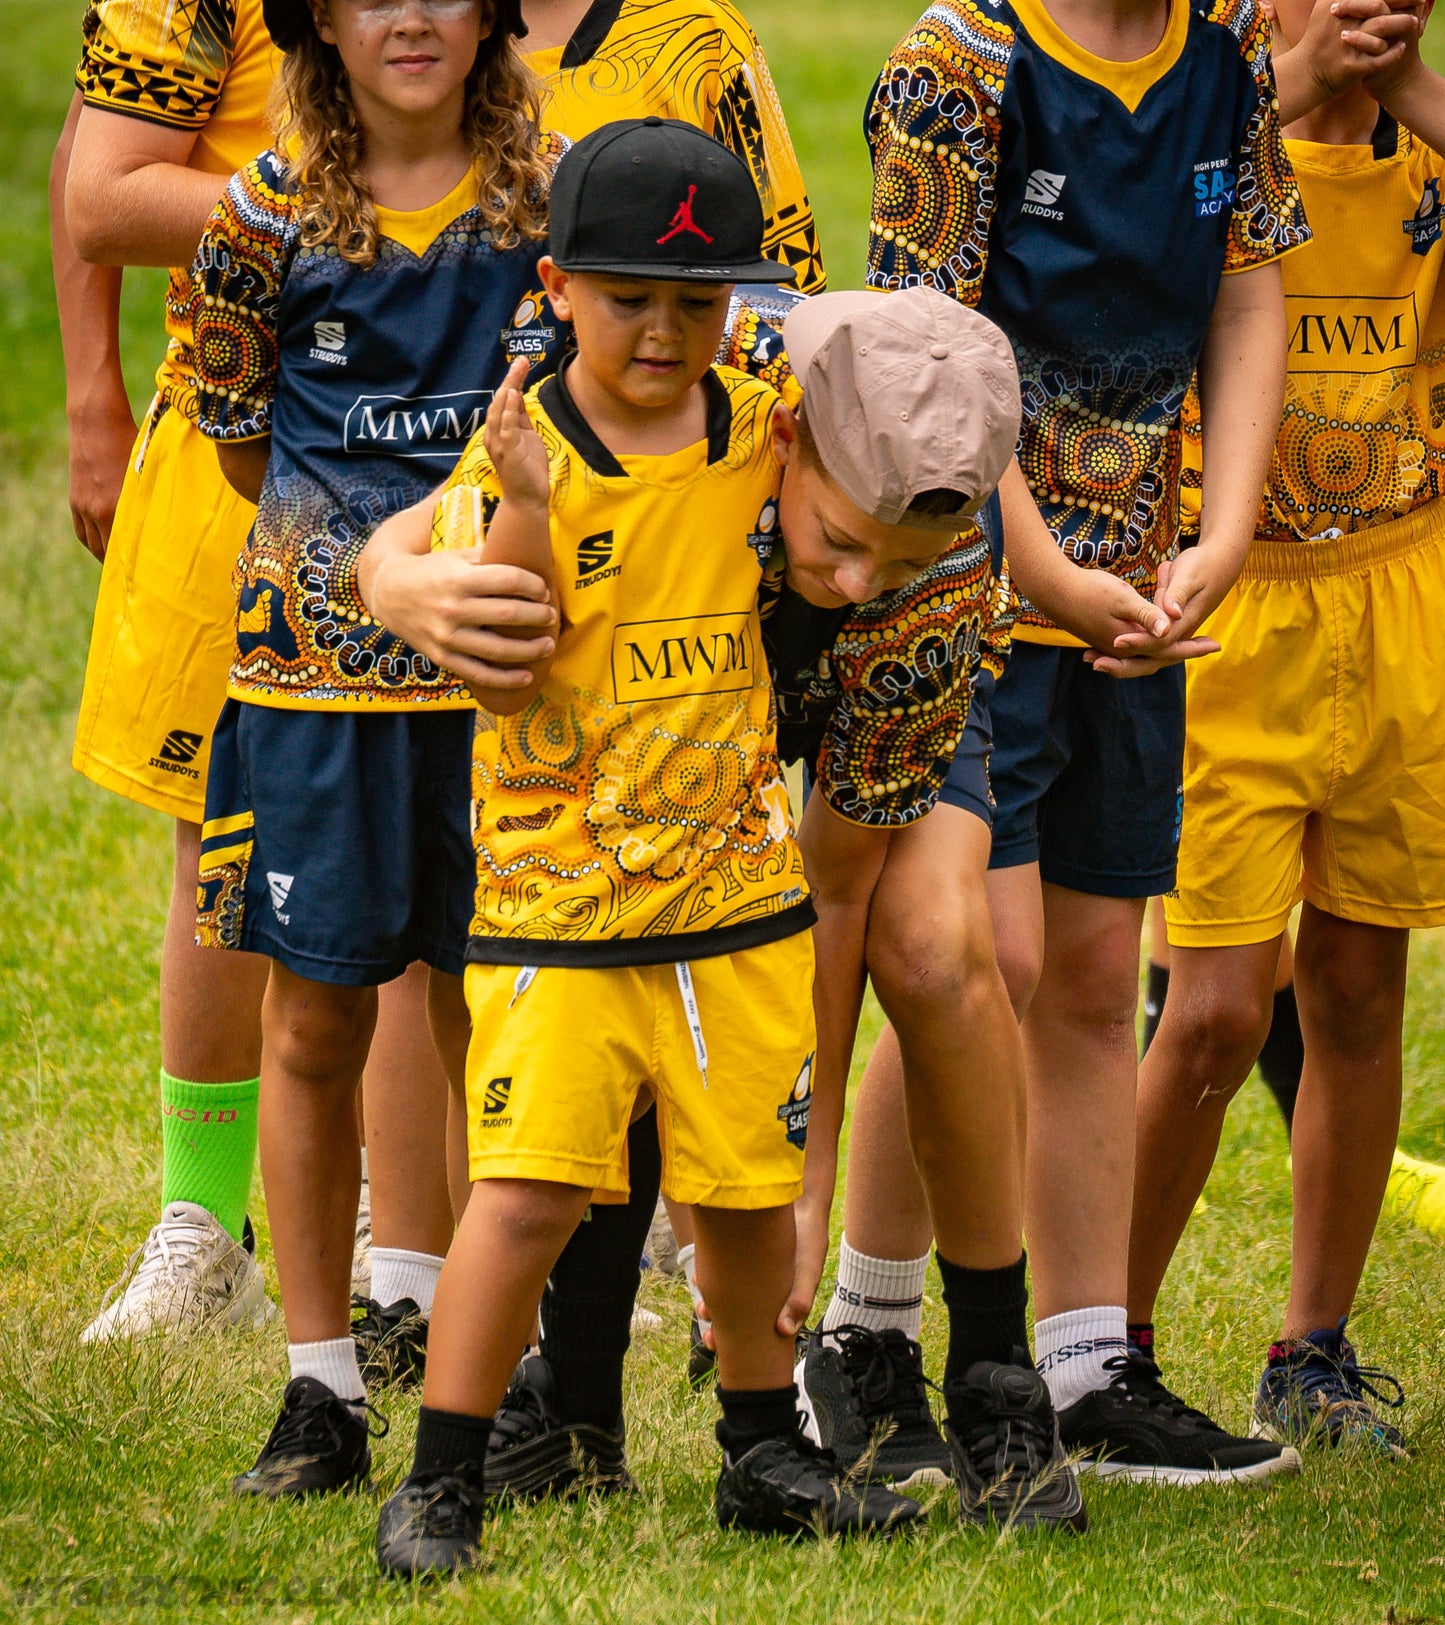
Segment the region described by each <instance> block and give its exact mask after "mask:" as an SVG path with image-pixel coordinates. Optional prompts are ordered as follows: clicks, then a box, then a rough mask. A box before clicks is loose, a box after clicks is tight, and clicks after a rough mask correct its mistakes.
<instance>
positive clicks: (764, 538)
mask: <svg viewBox="0 0 1445 1625" xmlns="http://www.w3.org/2000/svg"><path fill="white" fill-rule="evenodd" d="M781 540H782V537H781V536H780V535H779V534H778V503H777V499H776V498H775V497H769V498H768V500H767V501H766V502H765V503H764V504H763V511H762V512H761V513H760V514H759V515H758V517H757V519H756V521H755V522H754V524H753V528H752V531H751V533H750V534H749V536H748V546H749V547H750V548H752V550H753V552H754V553H756V554H757V556H758V563H759V564H761V565H762V566H763V568H764V569H766V568H767V564H768V560H769V559H770V558H772V556H773V549H774V548H775V547H777V545H778V543H779V542H780V541H781Z"/></svg>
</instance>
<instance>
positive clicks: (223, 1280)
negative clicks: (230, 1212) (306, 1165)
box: [80, 1202, 276, 1343]
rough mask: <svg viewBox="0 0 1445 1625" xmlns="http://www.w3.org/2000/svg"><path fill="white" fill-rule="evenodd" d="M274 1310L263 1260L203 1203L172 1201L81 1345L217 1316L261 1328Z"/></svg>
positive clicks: (234, 1323) (130, 1261)
mask: <svg viewBox="0 0 1445 1625" xmlns="http://www.w3.org/2000/svg"><path fill="white" fill-rule="evenodd" d="M275 1313H276V1306H275V1304H273V1303H272V1302H271V1300H270V1299H269V1298H268V1297H267V1296H266V1286H265V1282H264V1281H263V1280H262V1277H261V1266H260V1265H259V1264H258V1263H257V1262H256V1260H255V1258H254V1256H253V1255H252V1253H251V1252H250V1250H249V1249H248V1248H247V1247H245V1246H244V1245H243V1244H242V1243H241V1242H238V1241H233V1240H232V1238H231V1237H230V1236H229V1235H228V1234H227V1233H226V1232H225V1231H224V1230H223V1229H222V1228H221V1226H220V1225H219V1224H217V1223H216V1221H215V1219H214V1218H213V1217H212V1216H211V1214H209V1213H208V1212H207V1211H206V1210H205V1208H203V1207H198V1206H197V1205H196V1204H195V1203H194V1202H172V1203H171V1204H170V1206H169V1207H167V1208H166V1209H165V1211H164V1212H163V1213H162V1214H161V1222H160V1223H159V1224H158V1225H157V1226H156V1227H155V1229H154V1230H152V1231H151V1233H150V1235H148V1236H147V1237H146V1239H145V1245H144V1246H143V1247H137V1248H136V1250H135V1251H134V1252H133V1253H132V1254H131V1255H130V1258H129V1259H128V1260H127V1261H126V1266H125V1270H124V1272H123V1273H122V1275H121V1277H120V1279H119V1280H118V1281H117V1282H116V1283H115V1285H114V1286H113V1287H112V1288H111V1289H110V1291H109V1292H107V1293H106V1295H105V1301H104V1302H103V1303H102V1304H101V1306H100V1313H99V1314H98V1315H97V1316H96V1317H95V1319H94V1320H93V1321H91V1323H90V1325H89V1326H87V1327H86V1328H85V1330H84V1331H83V1332H82V1333H81V1334H80V1340H81V1342H82V1343H105V1342H109V1341H110V1340H111V1339H112V1338H118V1337H140V1336H143V1335H144V1334H145V1333H147V1332H168V1331H174V1330H176V1329H178V1328H179V1327H182V1326H199V1325H202V1324H204V1323H205V1322H207V1321H220V1322H224V1323H225V1324H227V1325H231V1326H259V1325H261V1324H262V1323H263V1322H264V1321H267V1320H269V1319H270V1318H271V1317H272V1315H274V1314H275Z"/></svg>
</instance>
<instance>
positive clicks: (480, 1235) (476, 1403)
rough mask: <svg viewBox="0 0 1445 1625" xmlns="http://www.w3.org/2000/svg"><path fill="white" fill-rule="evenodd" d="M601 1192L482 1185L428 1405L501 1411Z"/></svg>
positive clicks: (434, 1352)
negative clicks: (551, 1275) (562, 1264)
mask: <svg viewBox="0 0 1445 1625" xmlns="http://www.w3.org/2000/svg"><path fill="white" fill-rule="evenodd" d="M591 1196H592V1192H591V1190H590V1189H585V1190H584V1189H582V1188H581V1187H579V1186H576V1185H556V1184H551V1183H549V1182H547V1181H543V1180H535V1179H480V1180H478V1181H477V1182H476V1183H475V1184H474V1185H473V1186H472V1194H471V1198H470V1200H469V1201H468V1202H467V1210H466V1212H465V1213H464V1214H463V1215H462V1221H461V1223H460V1224H459V1225H458V1226H457V1233H456V1236H455V1238H454V1239H453V1241H452V1246H451V1251H450V1252H449V1253H448V1254H447V1261H446V1264H445V1265H444V1266H443V1268H442V1273H441V1280H440V1281H439V1282H438V1283H437V1295H436V1302H435V1304H434V1305H433V1307H432V1320H431V1334H430V1337H429V1339H428V1343H427V1370H426V1386H425V1388H424V1390H423V1396H422V1403H423V1406H424V1407H425V1408H426V1409H428V1410H434V1411H446V1412H450V1413H452V1414H455V1415H462V1416H476V1417H489V1416H495V1415H496V1412H497V1407H498V1406H499V1405H500V1404H501V1402H502V1396H503V1395H504V1394H505V1393H506V1391H507V1384H508V1383H509V1382H510V1381H511V1377H512V1371H513V1369H514V1368H515V1366H516V1364H517V1361H518V1360H519V1359H520V1358H521V1355H522V1351H523V1349H525V1348H526V1346H527V1342H528V1339H529V1338H530V1336H531V1333H532V1328H533V1325H534V1323H535V1321H536V1315H537V1305H538V1303H539V1302H540V1301H541V1297H542V1288H543V1287H544V1286H545V1285H546V1284H547V1275H548V1272H549V1271H550V1270H551V1268H552V1266H553V1264H555V1263H556V1261H557V1258H558V1255H559V1254H560V1253H561V1251H562V1249H563V1247H565V1246H566V1245H567V1238H568V1237H569V1236H570V1235H571V1234H572V1232H573V1230H575V1229H576V1227H577V1225H578V1223H579V1221H580V1220H581V1218H582V1215H583V1213H584V1212H585V1211H586V1208H587V1204H588V1202H589V1201H590V1200H591ZM784 1295H786V1289H785V1294H784ZM773 1313H774V1314H776V1313H777V1310H776V1308H774V1311H773Z"/></svg>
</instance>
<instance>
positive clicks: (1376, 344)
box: [1180, 112, 1445, 566]
mask: <svg viewBox="0 0 1445 1625" xmlns="http://www.w3.org/2000/svg"><path fill="white" fill-rule="evenodd" d="M1285 146H1286V149H1287V150H1288V152H1289V156H1290V161H1291V162H1292V164H1293V165H1294V171H1295V174H1296V176H1297V177H1298V179H1299V186H1300V195H1301V197H1302V198H1303V200H1304V205H1305V209H1306V212H1307V213H1308V215H1309V221H1310V225H1311V227H1312V228H1313V230H1314V241H1313V242H1312V243H1310V244H1308V245H1307V246H1306V247H1304V248H1302V249H1300V250H1298V252H1296V253H1294V254H1291V255H1290V256H1289V257H1288V258H1287V259H1286V260H1284V261H1283V263H1282V266H1281V269H1282V271H1283V274H1284V292H1285V302H1286V306H1287V309H1288V320H1289V371H1288V375H1287V380H1286V384H1285V398H1284V416H1283V418H1282V419H1281V421H1280V429H1279V436H1278V438H1277V439H1276V441H1275V447H1274V455H1273V456H1272V458H1271V459H1270V465H1269V481H1268V484H1267V485H1266V488H1265V495H1264V504H1263V507H1262V508H1261V511H1260V517H1259V523H1258V527H1257V530H1256V534H1257V535H1258V536H1259V537H1260V538H1262V539H1267V540H1270V541H1281V542H1309V541H1322V540H1330V539H1333V538H1335V537H1338V536H1343V535H1348V534H1350V533H1351V532H1352V531H1357V530H1362V529H1365V528H1367V527H1369V526H1372V525H1377V524H1380V523H1382V522H1383V521H1385V520H1389V519H1395V518H1398V517H1399V516H1401V515H1403V514H1406V513H1409V512H1410V511H1411V510H1412V509H1414V508H1418V507H1419V506H1420V505H1421V504H1422V503H1425V502H1433V501H1435V500H1436V499H1437V498H1438V497H1439V496H1440V494H1441V490H1442V486H1445V300H1442V299H1440V297H1439V292H1440V269H1441V264H1442V262H1445V243H1442V240H1441V233H1442V226H1445V211H1442V208H1441V199H1440V187H1441V179H1442V175H1445V159H1442V158H1441V156H1440V154H1438V153H1436V152H1432V151H1431V150H1430V148H1429V147H1427V146H1425V145H1424V143H1423V142H1421V141H1420V140H1419V139H1418V138H1417V137H1415V136H1413V135H1411V134H1410V133H1409V131H1407V130H1403V129H1401V128H1400V126H1399V125H1398V124H1397V123H1396V121H1395V120H1394V119H1393V118H1391V117H1390V115H1389V114H1388V113H1385V112H1381V114H1380V120H1379V125H1378V127H1377V129H1376V132H1375V139H1374V142H1373V144H1372V145H1371V146H1335V145H1330V144H1326V143H1322V142H1315V141H1287V142H1286V143H1285ZM1184 418H1185V429H1186V438H1185V469H1184V477H1183V482H1182V488H1181V492H1180V500H1181V506H1182V516H1183V528H1184V529H1185V531H1186V532H1190V531H1197V529H1198V526H1199V508H1200V501H1201V495H1202V492H1201V471H1202V448H1201V445H1200V435H1199V406H1198V400H1197V398H1196V397H1195V396H1194V395H1193V394H1192V393H1191V395H1190V399H1189V403H1188V406H1187V408H1186V410H1185V414H1184ZM1301 565H1302V566H1304V565H1305V560H1304V559H1303V557H1302V558H1301Z"/></svg>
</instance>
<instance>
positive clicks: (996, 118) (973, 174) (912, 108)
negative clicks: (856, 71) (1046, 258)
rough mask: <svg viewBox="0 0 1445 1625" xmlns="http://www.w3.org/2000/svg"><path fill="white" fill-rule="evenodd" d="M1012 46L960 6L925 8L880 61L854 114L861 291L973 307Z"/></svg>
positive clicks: (992, 25)
mask: <svg viewBox="0 0 1445 1625" xmlns="http://www.w3.org/2000/svg"><path fill="white" fill-rule="evenodd" d="M1012 42H1013V33H1012V30H1011V29H1010V28H1009V27H1008V26H1007V24H1005V23H1003V22H1001V21H998V20H995V19H992V18H989V17H986V16H985V15H983V13H982V12H981V11H979V10H978V9H977V7H975V6H974V5H973V4H972V3H971V0H961V3H956V4H954V5H949V6H942V5H936V6H932V7H930V9H929V10H928V11H927V12H926V13H925V14H924V16H923V18H922V19H921V20H920V22H919V23H918V24H917V26H916V27H915V28H914V30H913V32H912V33H911V34H909V35H908V37H907V38H906V39H905V40H904V41H903V43H902V44H901V45H900V46H899V47H898V48H897V50H895V51H894V53H893V55H892V56H891V57H889V59H888V61H887V62H886V63H885V64H884V68H883V72H882V73H881V74H880V75H879V76H878V82H877V84H876V85H874V87H873V95H872V97H871V98H870V100H869V103H868V111H867V113H866V114H865V115H864V132H865V134H866V135H867V137H868V150H869V152H870V154H871V155H872V161H873V202H872V207H871V211H870V215H869V221H868V285H869V287H872V288H912V287H920V286H921V287H929V288H937V289H938V290H939V291H940V292H941V293H946V294H949V295H951V296H952V297H953V298H955V299H957V300H959V301H960V302H961V303H963V304H965V305H976V304H977V303H978V299H979V294H980V292H981V289H982V284H983V274H984V269H985V266H986V265H987V262H988V231H989V224H990V222H991V220H992V216H993V207H994V195H995V191H996V188H995V185H994V178H995V176H996V174H997V171H998V162H999V158H998V143H999V131H1000V128H1001V124H1002V119H1001V115H1000V112H999V98H1000V94H1001V91H1002V80H1003V75H1004V72H1005V68H1004V67H1001V66H999V64H1000V63H1005V64H1006V63H1007V60H1008V56H1009V52H1010V48H1011V46H1012Z"/></svg>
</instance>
